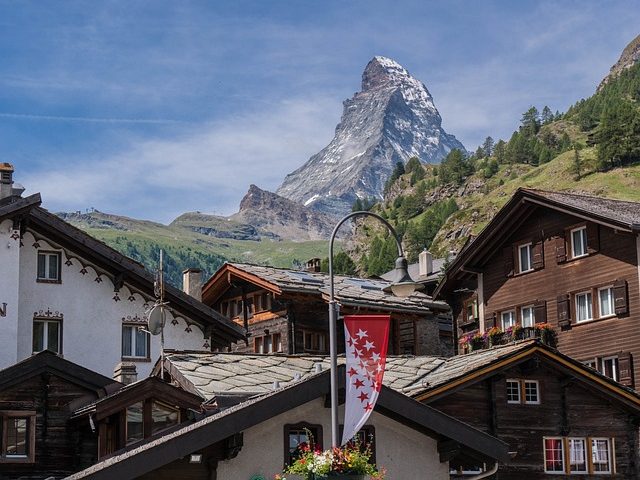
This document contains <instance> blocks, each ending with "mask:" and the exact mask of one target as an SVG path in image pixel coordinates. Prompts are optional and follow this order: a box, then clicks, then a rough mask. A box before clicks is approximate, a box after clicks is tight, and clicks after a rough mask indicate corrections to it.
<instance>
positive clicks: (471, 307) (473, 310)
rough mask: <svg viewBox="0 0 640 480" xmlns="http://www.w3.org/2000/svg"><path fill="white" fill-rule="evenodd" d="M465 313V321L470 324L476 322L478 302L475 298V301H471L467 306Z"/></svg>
mask: <svg viewBox="0 0 640 480" xmlns="http://www.w3.org/2000/svg"><path fill="white" fill-rule="evenodd" d="M465 312H466V314H465V315H466V320H465V321H466V322H468V323H471V322H475V320H476V319H477V318H478V300H477V299H475V298H474V299H473V300H471V301H469V302H468V303H467V304H466V306H465Z"/></svg>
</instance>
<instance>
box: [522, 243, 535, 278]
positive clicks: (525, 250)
mask: <svg viewBox="0 0 640 480" xmlns="http://www.w3.org/2000/svg"><path fill="white" fill-rule="evenodd" d="M518 259H519V262H520V263H519V272H520V273H524V272H529V271H531V270H533V252H532V249H531V243H526V244H524V245H520V246H519V247H518Z"/></svg>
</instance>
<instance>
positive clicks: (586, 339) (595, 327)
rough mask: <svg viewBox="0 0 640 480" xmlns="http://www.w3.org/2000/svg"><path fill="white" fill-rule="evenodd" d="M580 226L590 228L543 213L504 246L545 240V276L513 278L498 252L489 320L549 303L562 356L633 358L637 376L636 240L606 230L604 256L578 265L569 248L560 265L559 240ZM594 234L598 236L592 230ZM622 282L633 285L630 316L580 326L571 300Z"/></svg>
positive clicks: (490, 280)
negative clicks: (561, 307)
mask: <svg viewBox="0 0 640 480" xmlns="http://www.w3.org/2000/svg"><path fill="white" fill-rule="evenodd" d="M579 224H584V221H582V220H580V219H577V218H575V217H571V216H569V215H566V214H562V213H558V212H552V211H550V210H546V209H542V208H538V209H537V210H536V211H535V212H534V214H532V215H531V216H530V217H528V218H527V219H526V220H525V222H524V223H523V224H522V225H521V226H520V228H519V229H517V230H516V231H515V233H514V235H513V236H512V237H511V238H509V239H508V240H507V241H506V243H505V244H504V245H517V244H518V243H519V242H523V241H525V240H526V239H531V238H535V237H536V236H538V235H541V234H542V236H543V255H544V268H543V269H540V270H535V271H531V272H528V273H523V274H515V275H512V276H508V277H507V276H505V271H504V258H503V255H504V252H503V249H501V248H499V249H496V254H495V255H494V256H493V257H492V258H491V259H490V261H489V262H488V263H487V265H486V266H485V267H484V268H483V271H484V294H485V302H486V306H485V319H487V318H490V317H491V316H492V315H493V313H494V312H495V313H497V314H498V322H499V321H500V317H499V312H501V311H504V310H510V309H513V308H514V307H519V306H524V305H529V304H533V303H535V302H536V301H546V304H547V312H546V313H547V321H548V323H550V324H551V325H552V326H554V327H555V328H556V330H557V331H558V333H559V335H558V348H559V350H560V351H561V352H563V353H565V354H567V355H570V356H572V357H574V358H576V359H578V360H581V361H583V360H589V359H593V358H595V357H602V356H610V355H617V354H619V352H630V353H631V355H632V361H633V370H634V371H635V372H637V374H640V329H638V328H637V325H636V323H638V321H640V292H639V289H638V268H637V253H636V238H635V236H633V235H631V234H626V233H617V232H615V231H614V230H612V229H610V228H607V227H603V226H600V227H599V228H598V230H599V249H598V251H596V252H594V253H591V254H589V255H588V256H586V257H582V258H577V259H573V260H572V259H571V258H570V254H571V247H570V244H569V243H568V244H567V247H566V253H567V255H568V257H567V258H568V259H567V260H566V261H563V262H560V263H558V261H557V258H556V245H557V243H558V238H560V237H561V236H563V235H564V234H565V231H566V229H568V228H570V227H571V226H574V225H579ZM590 225H592V224H588V226H589V227H590ZM588 230H589V232H592V231H593V230H592V228H588ZM591 235H593V233H591ZM590 238H591V237H590ZM516 263H517V259H516ZM616 280H626V282H627V288H628V305H627V307H628V313H624V314H621V315H619V316H614V317H611V318H607V319H601V320H594V321H590V322H584V323H580V324H576V322H575V307H574V297H573V296H571V294H575V293H577V292H580V291H584V290H587V289H591V288H594V287H601V286H605V285H610V286H612V285H613V284H614V282H615V281H616ZM562 295H570V296H569V314H570V317H571V322H570V325H568V326H566V327H562V328H561V327H560V326H559V325H558V297H559V296H562ZM458 301H459V300H458ZM594 313H595V309H594ZM518 315H519V313H518ZM483 320H484V319H481V321H483ZM518 320H519V318H518ZM485 327H487V325H485Z"/></svg>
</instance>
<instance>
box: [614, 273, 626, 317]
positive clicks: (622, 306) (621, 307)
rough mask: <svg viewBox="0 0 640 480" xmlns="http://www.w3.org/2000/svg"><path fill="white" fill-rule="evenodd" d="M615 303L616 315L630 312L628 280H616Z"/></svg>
mask: <svg viewBox="0 0 640 480" xmlns="http://www.w3.org/2000/svg"><path fill="white" fill-rule="evenodd" d="M613 304H614V305H615V311H616V315H624V314H626V313H629V297H628V295H627V281H626V280H616V281H615V282H614V284H613Z"/></svg>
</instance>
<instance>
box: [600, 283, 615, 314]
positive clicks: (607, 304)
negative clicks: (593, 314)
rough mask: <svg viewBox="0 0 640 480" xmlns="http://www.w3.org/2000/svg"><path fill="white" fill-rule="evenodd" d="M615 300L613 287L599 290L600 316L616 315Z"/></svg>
mask: <svg viewBox="0 0 640 480" xmlns="http://www.w3.org/2000/svg"><path fill="white" fill-rule="evenodd" d="M614 305H615V303H614V301H613V287H605V288H601V289H599V290H598V306H599V314H600V317H601V318H602V317H608V316H609V315H615V310H614Z"/></svg>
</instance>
